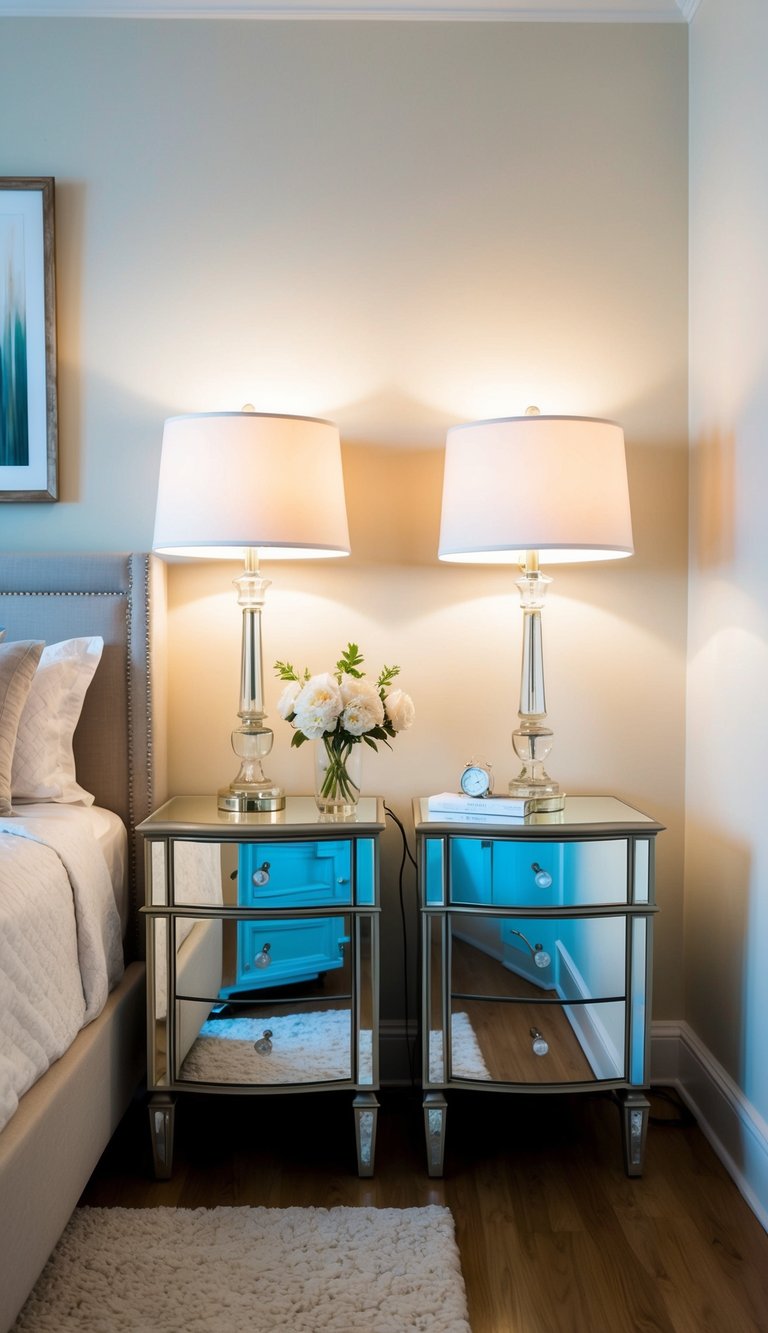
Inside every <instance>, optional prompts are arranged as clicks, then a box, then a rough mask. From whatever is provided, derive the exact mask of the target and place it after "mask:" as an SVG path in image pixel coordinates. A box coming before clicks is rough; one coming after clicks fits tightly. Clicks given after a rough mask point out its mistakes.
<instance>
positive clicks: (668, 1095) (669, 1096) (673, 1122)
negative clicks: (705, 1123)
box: [648, 1085, 696, 1128]
mask: <svg viewBox="0 0 768 1333" xmlns="http://www.w3.org/2000/svg"><path fill="white" fill-rule="evenodd" d="M648 1096H649V1098H650V1099H651V1100H653V1098H654V1097H655V1098H657V1099H658V1101H662V1102H667V1103H668V1105H669V1106H671V1107H672V1108H673V1110H674V1111H675V1112H676V1114H673V1115H652V1114H651V1115H649V1117H648V1119H649V1121H650V1123H651V1124H652V1125H670V1126H672V1127H673V1128H675V1127H676V1128H680V1127H684V1128H686V1127H687V1126H689V1125H695V1124H696V1117H695V1115H693V1113H692V1112H691V1111H689V1110H688V1107H687V1106H686V1104H685V1102H684V1101H683V1099H682V1097H681V1096H680V1094H679V1092H677V1091H676V1090H675V1089H674V1088H660V1087H657V1086H656V1085H654V1086H653V1087H652V1088H651V1089H650V1092H649V1094H648Z"/></svg>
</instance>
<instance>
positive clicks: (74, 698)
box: [11, 635, 104, 805]
mask: <svg viewBox="0 0 768 1333" xmlns="http://www.w3.org/2000/svg"><path fill="white" fill-rule="evenodd" d="M103 648H104V640H103V639H102V638H100V637H99V636H98V635H96V636H94V637H92V638H87V639H64V640H63V642H61V643H50V644H48V646H47V647H46V648H44V649H43V652H42V655H41V657H40V664H39V666H38V668H37V671H36V672H35V677H34V680H33V681H32V687H31V689H30V691H29V697H28V699H27V701H26V703H25V705H24V710H23V712H22V714H21V719H20V721H19V732H18V736H17V737H16V750H15V752H14V756H13V769H12V774H11V790H12V793H13V799H14V801H59V802H62V803H66V804H70V805H75V804H78V805H92V804H93V797H92V796H91V795H90V793H89V792H87V791H84V790H83V788H82V787H81V786H80V785H79V783H78V781H77V775H76V773H75V756H74V753H73V750H72V738H73V736H74V734H75V727H76V726H77V723H78V720H79V718H80V713H81V712H82V708H83V700H84V699H85V694H86V690H87V689H88V686H89V685H90V683H91V681H92V680H93V675H94V672H95V670H96V668H97V666H98V665H99V661H100V660H101V654H102V651H103Z"/></svg>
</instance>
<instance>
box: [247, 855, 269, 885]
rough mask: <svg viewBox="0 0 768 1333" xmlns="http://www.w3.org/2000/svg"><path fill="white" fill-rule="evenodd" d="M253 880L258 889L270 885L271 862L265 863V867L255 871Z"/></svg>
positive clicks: (262, 866)
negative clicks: (263, 885)
mask: <svg viewBox="0 0 768 1333" xmlns="http://www.w3.org/2000/svg"><path fill="white" fill-rule="evenodd" d="M251 879H252V880H253V883H254V884H255V885H256V887H257V888H259V887H260V886H261V885H262V884H268V883H269V861H265V862H264V864H263V865H260V866H259V868H258V870H254V872H253V874H252V875H251Z"/></svg>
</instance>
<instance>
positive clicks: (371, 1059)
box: [355, 916, 379, 1087]
mask: <svg viewBox="0 0 768 1333" xmlns="http://www.w3.org/2000/svg"><path fill="white" fill-rule="evenodd" d="M355 925H356V929H357V959H358V974H357V986H358V991H357V994H358V1005H357V1013H358V1034H357V1042H358V1046H357V1072H356V1078H357V1082H358V1083H359V1084H360V1085H361V1086H362V1087H372V1086H373V1084H374V1083H375V1084H376V1085H377V1086H378V1079H379V1071H378V1043H377V1041H376V1040H375V1034H376V1032H377V1030H378V1014H377V1006H378V981H377V976H376V973H377V969H378V947H377V933H376V932H377V931H378V926H379V922H378V917H370V916H361V917H358V918H357V921H356V923H355Z"/></svg>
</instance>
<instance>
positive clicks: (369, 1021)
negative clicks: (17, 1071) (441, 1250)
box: [140, 797, 384, 1178]
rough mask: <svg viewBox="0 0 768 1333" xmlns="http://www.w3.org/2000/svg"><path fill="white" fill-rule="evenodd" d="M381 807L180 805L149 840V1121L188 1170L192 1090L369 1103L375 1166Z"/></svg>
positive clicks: (292, 800) (151, 825)
mask: <svg viewBox="0 0 768 1333" xmlns="http://www.w3.org/2000/svg"><path fill="white" fill-rule="evenodd" d="M383 828H384V811H383V804H382V802H381V800H380V799H378V798H374V797H367V798H363V799H361V801H360V804H359V806H358V811H357V815H356V817H355V818H354V820H344V821H327V820H324V819H323V818H322V817H321V816H320V815H319V814H318V812H317V808H316V806H315V802H314V800H313V799H312V798H310V797H288V799H287V802H286V807H285V809H284V810H281V811H276V812H274V813H265V814H244V815H241V814H233V813H227V812H222V811H219V810H218V809H217V805H216V801H215V798H213V797H210V798H209V797H177V798H175V799H174V800H171V801H169V802H168V803H167V804H166V805H164V806H162V807H161V808H160V809H159V810H157V811H156V812H155V813H154V814H153V815H151V816H150V817H149V819H146V820H145V821H144V823H143V824H141V825H140V832H141V833H142V835H143V837H144V841H145V856H146V867H147V901H146V905H145V907H144V908H143V915H144V918H145V924H146V942H147V987H148V992H147V1009H148V1085H149V1090H150V1093H151V1097H150V1105H149V1115H150V1125H151V1130H152V1144H153V1152H154V1160H155V1173H156V1175H157V1176H158V1177H160V1178H163V1177H166V1178H167V1177H168V1176H170V1174H171V1170H172V1164H173V1123H174V1111H175V1095H174V1094H176V1093H177V1092H194V1091H202V1092H207V1093H211V1092H220V1093H237V1094H260V1095H264V1094H269V1093H278V1092H279V1093H287V1092H307V1091H317V1090H326V1089H327V1090H338V1089H340V1088H341V1089H343V1088H345V1087H346V1088H350V1089H351V1090H352V1091H353V1092H354V1094H355V1095H354V1098H353V1103H352V1104H353V1108H354V1118H355V1130H356V1145H357V1166H358V1172H359V1174H360V1175H361V1176H370V1175H372V1174H373V1169H374V1156H375V1144H376V1120H377V1112H378V1101H377V1098H376V1095H375V1094H376V1091H377V1090H378V1086H379V1068H378V1065H379V1058H378V1028H379V1023H378V1005H379V910H380V907H379V845H378V840H379V835H380V834H381V832H382V830H383Z"/></svg>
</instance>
